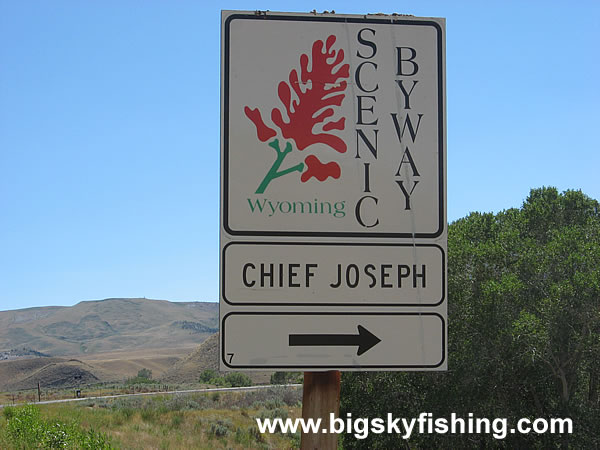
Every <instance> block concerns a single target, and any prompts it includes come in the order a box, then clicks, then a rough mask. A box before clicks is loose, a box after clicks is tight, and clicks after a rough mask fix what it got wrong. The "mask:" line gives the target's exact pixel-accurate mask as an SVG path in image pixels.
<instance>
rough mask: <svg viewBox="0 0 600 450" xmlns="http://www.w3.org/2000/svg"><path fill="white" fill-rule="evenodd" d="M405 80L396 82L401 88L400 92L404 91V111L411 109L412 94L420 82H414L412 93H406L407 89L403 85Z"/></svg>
mask: <svg viewBox="0 0 600 450" xmlns="http://www.w3.org/2000/svg"><path fill="white" fill-rule="evenodd" d="M403 81H404V80H396V84H397V85H398V86H400V90H401V91H402V95H404V109H410V94H412V91H414V90H415V86H416V85H417V83H418V82H419V80H413V85H412V87H411V88H410V92H406V88H405V87H404V84H403Z"/></svg>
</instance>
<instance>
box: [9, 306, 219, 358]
mask: <svg viewBox="0 0 600 450" xmlns="http://www.w3.org/2000/svg"><path fill="white" fill-rule="evenodd" d="M218 315H219V305H218V303H212V302H169V301H166V300H150V299H145V298H110V299H105V300H92V301H82V302H80V303H78V304H76V305H75V306H48V307H38V308H27V309H20V310H12V311H0V352H9V351H11V350H12V349H16V348H27V349H30V350H31V351H33V352H40V353H44V354H46V355H52V356H65V355H69V356H72V355H79V354H91V353H99V352H108V351H119V350H136V349H148V348H167V347H173V348H174V347H186V346H191V345H197V344H199V343H201V342H202V341H203V340H204V339H206V338H207V337H208V336H209V335H211V334H213V333H215V332H216V331H217V330H218Z"/></svg>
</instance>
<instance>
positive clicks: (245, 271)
mask: <svg viewBox="0 0 600 450" xmlns="http://www.w3.org/2000/svg"><path fill="white" fill-rule="evenodd" d="M249 268H250V269H256V266H255V265H254V264H252V263H246V264H244V268H243V269H242V281H243V283H244V286H246V287H252V286H254V285H255V284H256V281H255V280H252V281H248V277H247V275H248V269H249Z"/></svg>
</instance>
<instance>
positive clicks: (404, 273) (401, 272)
mask: <svg viewBox="0 0 600 450" xmlns="http://www.w3.org/2000/svg"><path fill="white" fill-rule="evenodd" d="M409 276H410V267H409V266H407V265H406V264H399V265H398V287H399V288H401V287H402V278H408V277H409Z"/></svg>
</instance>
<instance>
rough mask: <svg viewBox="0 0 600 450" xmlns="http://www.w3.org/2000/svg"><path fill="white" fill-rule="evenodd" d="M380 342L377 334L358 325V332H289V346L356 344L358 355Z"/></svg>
mask: <svg viewBox="0 0 600 450" xmlns="http://www.w3.org/2000/svg"><path fill="white" fill-rule="evenodd" d="M380 342H381V339H379V338H378V337H377V336H375V335H374V334H373V333H371V332H370V331H369V330H367V329H366V328H365V327H363V326H361V325H358V334H290V347H299V346H303V347H305V346H306V347H309V346H310V347H312V346H347V345H358V351H357V352H356V354H357V355H358V356H360V355H362V354H363V353H365V352H366V351H368V350H370V349H371V348H372V347H375V346H376V345H377V344H379V343H380Z"/></svg>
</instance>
